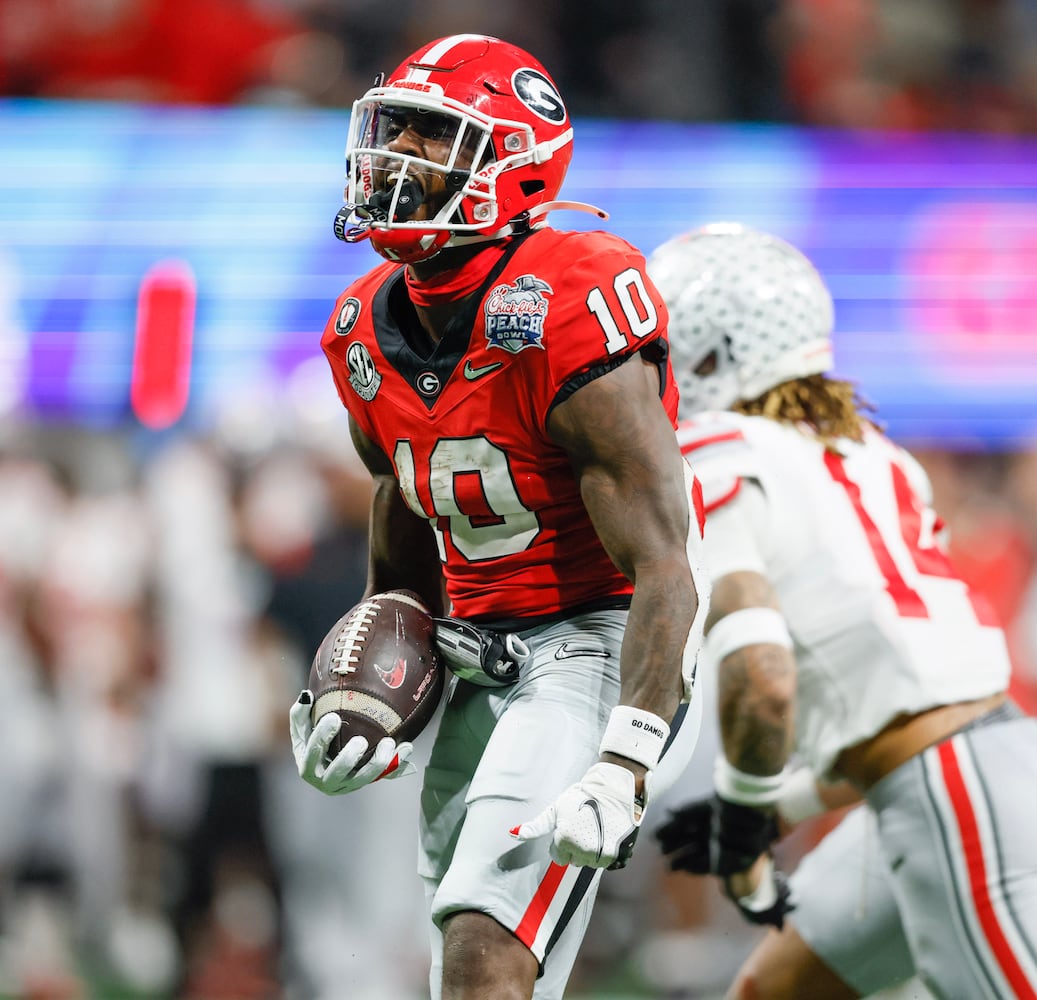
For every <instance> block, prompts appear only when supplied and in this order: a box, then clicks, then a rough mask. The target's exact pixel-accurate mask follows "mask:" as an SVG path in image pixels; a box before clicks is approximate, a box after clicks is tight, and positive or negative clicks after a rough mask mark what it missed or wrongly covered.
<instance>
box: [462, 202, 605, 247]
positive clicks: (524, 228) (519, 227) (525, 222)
mask: <svg viewBox="0 0 1037 1000" xmlns="http://www.w3.org/2000/svg"><path fill="white" fill-rule="evenodd" d="M559 208H565V209H571V210H572V211H574V212H589V213H590V214H591V215H596V216H597V217H598V218H599V219H607V218H608V217H609V214H608V212H606V211H605V210H604V209H602V208H597V207H596V206H594V205H588V204H586V203H585V202H582V201H545V202H544V203H543V204H542V205H536V206H534V207H533V208H531V209H530V210H529V211H528V212H524V213H523V214H522V215H519V216H517V217H516V218H514V219H512V220H511V222H509V223H508V224H507V225H506V226H502V227H501V228H500V229H497V230H495V231H494V232H492V233H477V234H475V235H474V236H455V237H453V238H452V239H451V241H450V243H449V244H448V245H449V246H452V247H463V246H469V245H470V244H472V243H487V242H489V241H490V240H502V239H504V238H505V237H506V236H515V235H516V234H518V233H525V232H528V231H529V230H530V229H531V228H532V227H533V223H534V222H535V221H536V220H537V219H540V218H542V217H543V216H545V215H547V213H548V212H553V211H554V210H555V209H559Z"/></svg>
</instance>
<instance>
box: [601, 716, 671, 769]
mask: <svg viewBox="0 0 1037 1000" xmlns="http://www.w3.org/2000/svg"><path fill="white" fill-rule="evenodd" d="M669 738H670V727H669V725H667V723H666V722H664V721H663V720H662V719H660V718H659V716H658V715H655V714H654V713H652V712H646V711H645V710H644V709H643V708H634V707H632V706H631V705H617V706H616V707H615V708H614V709H612V714H611V715H609V721H608V725H607V726H606V727H605V735H604V736H602V738H601V746H600V747H599V748H598V752H599V753H614V754H618V755H619V756H620V757H626V758H627V759H628V760H632V761H634V762H635V763H637V764H642V765H643V766H644V767H647V768H648V769H649V770H652V768H654V767H655V765H656V764H658V763H659V758H660V757H661V756H662V752H663V747H665V746H666V741H667V740H668V739H669Z"/></svg>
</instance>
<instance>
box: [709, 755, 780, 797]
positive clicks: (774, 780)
mask: <svg viewBox="0 0 1037 1000" xmlns="http://www.w3.org/2000/svg"><path fill="white" fill-rule="evenodd" d="M786 773H787V772H786V771H785V770H784V769H783V770H781V771H779V772H778V773H777V774H748V773H747V772H745V771H739V770H738V768H737V767H735V766H734V765H732V764H731V763H730V762H729V761H728V759H727V758H726V757H725V756H724V755H723V754H721V755H720V756H719V757H717V760H716V764H715V765H714V767H713V786H714V787H715V788H716V792H717V795H719V796H720V797H721V798H722V799H726V800H727V801H728V802H737V803H738V804H739V805H742V806H753V807H755V808H757V809H759V808H763V807H765V806H772V805H774V803H775V802H777V801H778V797H779V796H780V795H781V790H782V788H783V787H784V785H785V777H786Z"/></svg>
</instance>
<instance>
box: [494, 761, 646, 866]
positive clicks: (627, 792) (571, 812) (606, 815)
mask: <svg viewBox="0 0 1037 1000" xmlns="http://www.w3.org/2000/svg"><path fill="white" fill-rule="evenodd" d="M650 777H651V773H650V772H649V773H648V774H646V775H645V789H646V792H647V785H648V781H649V779H650ZM643 809H644V804H643V802H638V801H637V799H636V795H635V784H634V775H633V773H632V772H631V771H629V770H628V769H627V768H625V767H623V765H622V764H608V763H605V762H598V763H597V764H594V765H592V766H591V767H590V769H589V770H588V771H587V773H586V774H585V775H584V776H583V778H582V779H581V780H580V781H578V782H577V783H576V784H575V785H570V786H569V787H568V788H567V789H566V790H565V791H564V792H562V794H561V795H560V796H559V797H558V799H557V800H556V801H555V803H554V804H553V805H550V806H548V807H547V808H546V809H545V810H544V811H543V812H542V813H540V815H539V816H537V817H536V818H535V819H532V820H530V821H529V822H527V823H522V824H521V825H520V826H517V827H515V828H514V829H513V830H512V831H511V833H512V836H514V837H516V838H517V839H519V840H535V839H536V838H537V837H546V836H547V835H548V834H550V835H551V857H552V858H553V859H554V860H555V861H557V862H558V863H559V864H561V865H580V866H583V867H586V868H609V869H615V868H623V867H624V866H625V865H626V863H627V861H629V860H630V855H631V854H632V853H633V850H634V841H636V840H637V833H638V830H639V829H640V828H641V817H642V814H643Z"/></svg>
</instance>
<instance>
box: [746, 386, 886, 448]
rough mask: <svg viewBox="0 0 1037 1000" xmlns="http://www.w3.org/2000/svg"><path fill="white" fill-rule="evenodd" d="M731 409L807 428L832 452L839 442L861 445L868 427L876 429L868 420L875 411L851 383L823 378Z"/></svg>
mask: <svg viewBox="0 0 1037 1000" xmlns="http://www.w3.org/2000/svg"><path fill="white" fill-rule="evenodd" d="M731 409H732V410H733V411H734V412H735V413H744V414H746V416H750V417H769V418H770V419H771V420H777V421H778V422H779V423H784V424H806V425H807V426H808V427H810V428H811V430H813V431H814V433H815V434H816V435H817V437H818V439H819V440H820V441H821V442H822V443H823V444H824V446H825V447H826V448H827V449H829V450H833V449H834V448H835V442H836V441H837V440H838V439H839V438H849V439H850V440H851V441H860V440H862V439H863V437H864V428H865V426H867V425H871V426H877V424H876V421H874V420H872V419H871V418H870V417H867V416H865V414H866V413H874V411H875V407H874V406H873V405H872V404H871V403H869V402H868V401H867V400H865V399H864V398H863V397H861V396H860V395H859V394H858V392H857V387H856V386H855V385H854V384H853V383H852V382H845V381H842V380H841V379H835V378H829V377H828V376H827V375H823V374H821V375H807V376H805V377H803V378H798V379H792V380H791V381H789V382H782V383H781V384H780V385H776V386H774V388H772V389H768V390H767V391H766V392H765V393H763V395H761V396H757V397H756V399H751V400H739V401H738V402H737V403H735V404H734V405H733V406H731Z"/></svg>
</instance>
